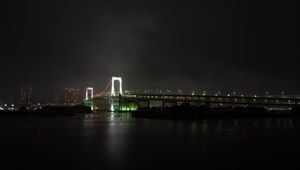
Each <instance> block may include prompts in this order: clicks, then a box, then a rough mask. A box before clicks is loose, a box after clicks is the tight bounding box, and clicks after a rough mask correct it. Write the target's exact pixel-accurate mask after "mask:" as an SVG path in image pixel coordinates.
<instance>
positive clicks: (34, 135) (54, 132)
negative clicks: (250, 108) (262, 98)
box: [0, 113, 300, 170]
mask: <svg viewBox="0 0 300 170" xmlns="http://www.w3.org/2000/svg"><path fill="white" fill-rule="evenodd" d="M0 135H1V137H0V154H1V159H0V169H98V170H100V169H133V168H139V169H172V168H176V169H178V168H179V169H192V168H193V169H273V168H284V169H291V168H296V169H298V168H299V167H300V166H299V164H300V146H299V145H300V137H299V135H300V119H288V118H285V119H283V118H281V119H257V120H198V121H180V120H150V119H132V118H130V115H128V114H123V115H116V114H109V113H106V114H104V113H103V114H93V115H78V116H74V117H56V118H54V117H53V118H4V117H0Z"/></svg>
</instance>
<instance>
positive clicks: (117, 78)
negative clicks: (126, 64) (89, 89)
mask: <svg viewBox="0 0 300 170" xmlns="http://www.w3.org/2000/svg"><path fill="white" fill-rule="evenodd" d="M115 81H119V83H120V86H119V94H121V95H122V77H112V85H111V93H110V94H111V96H115V95H116V92H115Z"/></svg>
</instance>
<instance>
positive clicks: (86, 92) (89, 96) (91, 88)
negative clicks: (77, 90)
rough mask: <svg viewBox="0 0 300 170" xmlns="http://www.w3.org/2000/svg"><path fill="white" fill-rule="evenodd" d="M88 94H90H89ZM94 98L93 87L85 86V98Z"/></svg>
mask: <svg viewBox="0 0 300 170" xmlns="http://www.w3.org/2000/svg"><path fill="white" fill-rule="evenodd" d="M89 94H90V95H89ZM91 98H94V88H93V87H87V88H86V90H85V100H88V99H91Z"/></svg>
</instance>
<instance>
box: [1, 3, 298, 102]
mask: <svg viewBox="0 0 300 170" xmlns="http://www.w3.org/2000/svg"><path fill="white" fill-rule="evenodd" d="M0 8H1V17H2V19H1V28H0V30H1V33H0V36H1V37H0V48H1V50H0V56H1V67H0V73H1V83H0V94H1V95H0V100H5V99H11V97H12V96H14V94H15V89H16V88H19V87H33V88H34V89H37V90H36V91H41V90H43V91H53V90H54V89H56V88H63V87H79V88H83V87H85V86H94V87H95V88H96V90H98V91H99V90H101V89H103V88H104V87H105V85H106V83H107V82H108V81H109V80H110V78H111V76H113V75H116V76H122V77H123V79H124V83H125V88H127V89H139V90H143V89H148V88H150V89H156V88H160V89H177V88H181V89H185V90H187V91H188V90H192V89H196V90H199V89H204V90H225V91H226V90H227V91H233V90H235V91H247V92H248V91H249V92H250V91H252V92H262V91H270V92H274V93H279V92H280V91H281V90H285V91H286V92H287V93H291V94H300V79H299V75H300V69H298V65H299V59H298V58H299V34H298V29H297V28H298V26H297V23H298V22H299V17H298V13H299V12H297V6H296V5H295V4H292V3H291V2H289V1H280V2H278V3H277V2H274V1H271V0H270V1H264V0H262V1H253V0H243V1H240V0H237V1H230V0H224V1H221V0H206V1H201V0H198V1H195V0H183V1H175V0H173V1H153V0H152V1H150V0H149V1H143V0H136V1H128V0H126V1H125V0H106V1H101V0H98V1H79V0H49V1H42V0H36V1H31V0H28V1H24V0H14V1H9V2H4V3H2V4H1V7H0ZM35 95H42V94H39V92H36V93H35ZM10 96H11V97H10Z"/></svg>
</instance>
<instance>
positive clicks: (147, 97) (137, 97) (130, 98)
mask: <svg viewBox="0 0 300 170" xmlns="http://www.w3.org/2000/svg"><path fill="white" fill-rule="evenodd" d="M119 100H120V102H123V103H126V102H136V103H138V104H139V102H147V103H148V107H149V102H150V101H161V102H162V103H163V106H164V103H177V102H197V103H205V104H210V103H216V104H231V105H233V104H234V105H248V106H249V105H251V106H281V107H284V106H289V107H292V106H298V104H299V103H300V97H296V96H216V95H177V94H176V95H173V94H123V95H120V96H119Z"/></svg>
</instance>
